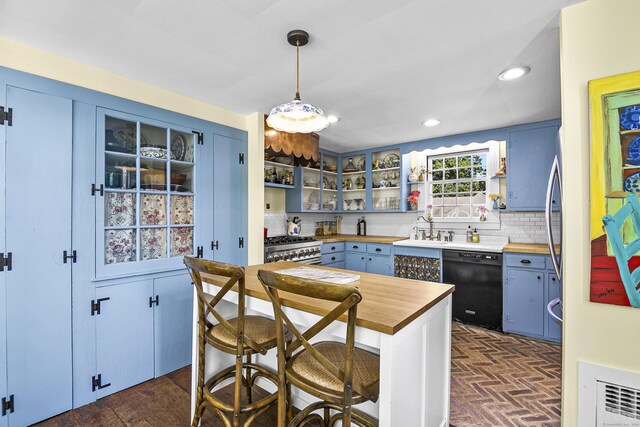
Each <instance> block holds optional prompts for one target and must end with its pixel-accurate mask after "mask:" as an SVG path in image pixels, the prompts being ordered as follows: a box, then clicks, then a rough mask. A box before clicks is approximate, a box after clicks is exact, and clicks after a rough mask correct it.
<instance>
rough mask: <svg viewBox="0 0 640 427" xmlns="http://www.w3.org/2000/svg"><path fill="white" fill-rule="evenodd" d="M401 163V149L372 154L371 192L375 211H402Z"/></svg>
mask: <svg viewBox="0 0 640 427" xmlns="http://www.w3.org/2000/svg"><path fill="white" fill-rule="evenodd" d="M400 163H401V162H400V150H399V149H393V150H384V151H373V152H372V153H371V190H372V205H373V206H372V209H373V210H374V211H399V210H402V204H401V202H400V199H401V193H402V189H401V183H402V171H401V170H400Z"/></svg>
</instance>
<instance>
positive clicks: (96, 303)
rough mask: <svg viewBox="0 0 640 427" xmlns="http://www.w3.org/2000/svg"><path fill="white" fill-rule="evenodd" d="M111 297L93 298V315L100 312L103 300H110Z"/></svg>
mask: <svg viewBox="0 0 640 427" xmlns="http://www.w3.org/2000/svg"><path fill="white" fill-rule="evenodd" d="M110 299H111V298H98V299H97V300H91V315H92V316H95V315H96V314H100V303H101V302H102V301H109V300H110Z"/></svg>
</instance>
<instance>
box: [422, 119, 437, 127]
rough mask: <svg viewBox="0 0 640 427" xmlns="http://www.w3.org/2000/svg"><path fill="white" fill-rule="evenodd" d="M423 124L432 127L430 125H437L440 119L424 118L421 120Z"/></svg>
mask: <svg viewBox="0 0 640 427" xmlns="http://www.w3.org/2000/svg"><path fill="white" fill-rule="evenodd" d="M422 124H423V125H425V126H428V127H432V126H438V125H439V124H440V120H438V119H429V120H425V121H424V122H422Z"/></svg>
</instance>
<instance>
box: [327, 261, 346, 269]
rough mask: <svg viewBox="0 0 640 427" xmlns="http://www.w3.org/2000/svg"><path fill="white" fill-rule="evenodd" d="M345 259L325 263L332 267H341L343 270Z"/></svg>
mask: <svg viewBox="0 0 640 427" xmlns="http://www.w3.org/2000/svg"><path fill="white" fill-rule="evenodd" d="M344 266H345V264H344V261H340V262H332V263H331V264H324V267H331V268H340V269H342V270H344Z"/></svg>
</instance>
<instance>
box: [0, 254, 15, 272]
mask: <svg viewBox="0 0 640 427" xmlns="http://www.w3.org/2000/svg"><path fill="white" fill-rule="evenodd" d="M12 258H13V255H12V253H11V252H7V255H6V256H5V254H3V253H2V252H0V271H4V268H5V267H7V271H11V268H12Z"/></svg>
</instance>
